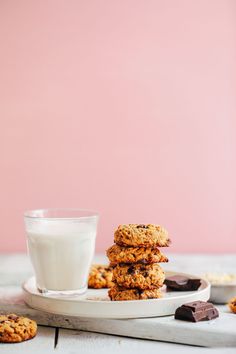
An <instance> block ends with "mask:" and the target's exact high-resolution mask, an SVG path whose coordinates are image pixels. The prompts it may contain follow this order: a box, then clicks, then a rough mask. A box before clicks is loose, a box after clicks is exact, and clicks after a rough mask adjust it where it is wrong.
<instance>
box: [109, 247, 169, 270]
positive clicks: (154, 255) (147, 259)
mask: <svg viewBox="0 0 236 354" xmlns="http://www.w3.org/2000/svg"><path fill="white" fill-rule="evenodd" d="M107 257H108V258H109V261H110V262H111V264H112V265H115V264H118V263H142V264H151V263H160V262H168V258H167V257H166V256H165V255H164V254H163V253H162V252H161V251H160V250H159V249H158V248H145V247H123V246H119V245H113V246H111V247H110V248H108V250H107Z"/></svg>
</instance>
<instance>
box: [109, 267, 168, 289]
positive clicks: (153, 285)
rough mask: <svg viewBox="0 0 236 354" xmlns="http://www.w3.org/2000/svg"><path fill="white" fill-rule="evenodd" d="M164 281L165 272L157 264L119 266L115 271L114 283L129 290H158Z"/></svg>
mask: <svg viewBox="0 0 236 354" xmlns="http://www.w3.org/2000/svg"><path fill="white" fill-rule="evenodd" d="M164 280H165V274H164V271H163V270H162V268H161V267H160V266H159V265H158V264H157V263H153V264H147V265H143V264H138V263H136V264H132V265H127V264H118V265H117V266H116V267H115V268H114V269H113V281H114V282H116V283H117V284H118V285H119V286H121V287H124V288H127V289H131V288H137V289H142V290H144V289H157V288H160V287H161V286H162V285H163V283H164Z"/></svg>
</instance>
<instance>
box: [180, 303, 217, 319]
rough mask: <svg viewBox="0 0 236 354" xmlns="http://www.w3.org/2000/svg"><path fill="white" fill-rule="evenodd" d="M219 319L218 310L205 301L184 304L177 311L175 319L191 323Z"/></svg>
mask: <svg viewBox="0 0 236 354" xmlns="http://www.w3.org/2000/svg"><path fill="white" fill-rule="evenodd" d="M217 317H219V312H218V310H217V309H216V308H215V307H214V306H213V305H212V304H211V303H210V302H205V301H194V302H189V303H187V304H184V305H182V306H180V307H178V308H177V310H176V311H175V319H176V320H182V321H190V322H199V321H209V320H213V319H214V318H217Z"/></svg>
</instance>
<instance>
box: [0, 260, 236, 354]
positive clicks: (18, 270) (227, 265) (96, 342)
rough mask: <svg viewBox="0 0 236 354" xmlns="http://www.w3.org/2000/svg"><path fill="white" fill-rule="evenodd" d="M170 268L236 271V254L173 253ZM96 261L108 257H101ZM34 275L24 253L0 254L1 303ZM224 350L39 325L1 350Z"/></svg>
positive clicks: (178, 351)
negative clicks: (34, 332) (30, 335)
mask: <svg viewBox="0 0 236 354" xmlns="http://www.w3.org/2000/svg"><path fill="white" fill-rule="evenodd" d="M169 258H170V263H169V264H168V265H166V268H167V269H172V270H178V271H184V272H187V273H193V274H199V273H204V272H206V271H217V270H220V271H222V270H223V271H226V272H235V269H236V255H235V254H233V255H215V256H213V255H169ZM95 261H96V262H104V261H105V257H102V256H97V257H96V260H95ZM30 275H32V268H31V266H30V263H29V260H28V257H27V256H26V255H24V254H13V255H1V256H0V294H1V295H0V303H1V299H3V298H4V297H5V298H7V296H8V293H9V292H11V293H12V292H13V291H14V292H15V293H16V296H17V292H19V291H20V285H21V283H22V282H23V281H24V280H25V279H26V278H28V277H29V276H30ZM190 350H191V352H192V353H194V352H196V353H199V354H201V353H222V348H200V347H194V346H191V347H190V346H187V345H180V344H172V343H162V342H157V341H151V340H141V339H131V338H127V337H118V336H113V335H105V334H98V333H92V332H84V331H78V330H67V329H56V328H53V327H44V326H39V330H38V335H37V337H36V338H35V339H33V340H31V341H28V342H24V343H20V344H13V345H10V344H0V353H1V354H5V353H11V354H14V353H32V352H34V353H35V354H37V353H71V354H75V353H94V352H96V354H100V353H112V354H115V353H132V352H133V353H137V354H139V353H146V352H148V353H159V352H161V353H174V354H175V353H189V351H190ZM223 351H224V353H235V348H224V349H223Z"/></svg>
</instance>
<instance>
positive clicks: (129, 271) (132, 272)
mask: <svg viewBox="0 0 236 354" xmlns="http://www.w3.org/2000/svg"><path fill="white" fill-rule="evenodd" d="M127 273H128V274H135V269H134V267H133V266H131V267H129V268H128V270H127Z"/></svg>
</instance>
